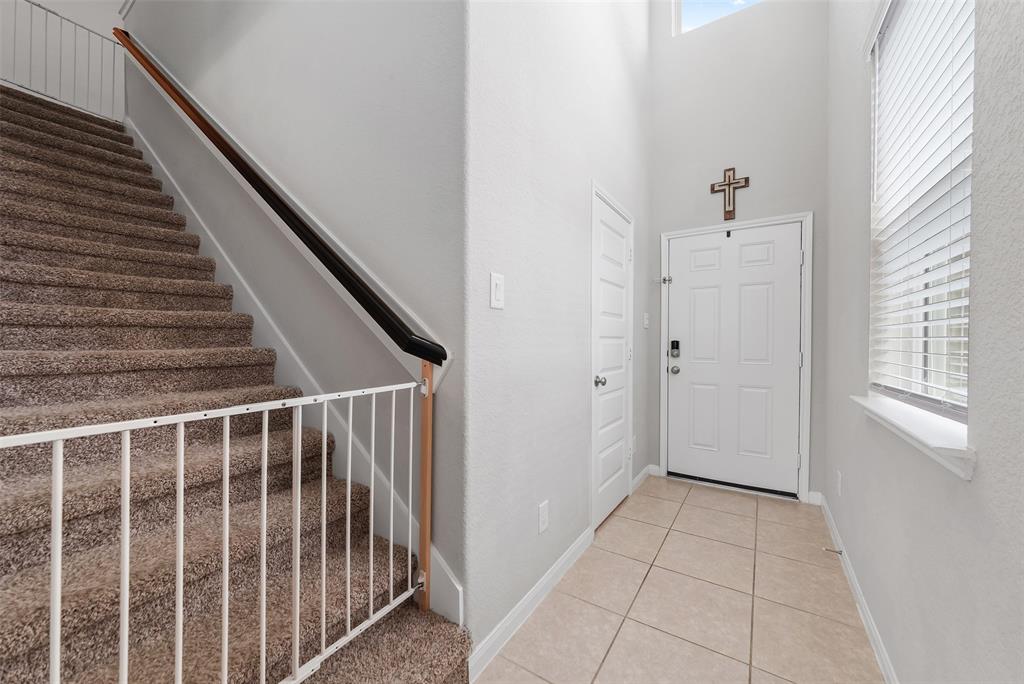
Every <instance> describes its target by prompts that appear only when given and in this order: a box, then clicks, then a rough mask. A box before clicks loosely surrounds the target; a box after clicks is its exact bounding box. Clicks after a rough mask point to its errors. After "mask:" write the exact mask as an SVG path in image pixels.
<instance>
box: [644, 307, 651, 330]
mask: <svg viewBox="0 0 1024 684" xmlns="http://www.w3.org/2000/svg"><path fill="white" fill-rule="evenodd" d="M650 327H651V314H649V313H647V312H646V311H644V330H647V329H648V328H650Z"/></svg>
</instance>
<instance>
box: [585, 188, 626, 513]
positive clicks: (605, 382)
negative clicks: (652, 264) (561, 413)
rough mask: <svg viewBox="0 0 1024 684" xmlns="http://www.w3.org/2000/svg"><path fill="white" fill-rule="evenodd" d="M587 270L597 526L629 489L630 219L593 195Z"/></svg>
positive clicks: (592, 443)
mask: <svg viewBox="0 0 1024 684" xmlns="http://www.w3.org/2000/svg"><path fill="white" fill-rule="evenodd" d="M592 226H593V242H592V269H591V290H590V293H591V294H590V298H591V307H590V308H591V318H590V321H591V340H592V345H591V358H592V359H593V363H592V365H593V371H594V377H593V379H592V386H591V388H590V389H591V391H592V392H593V401H592V404H591V405H592V412H593V416H592V433H591V445H592V446H591V448H592V450H593V453H592V454H591V457H592V465H591V472H592V479H593V482H592V492H593V497H592V501H593V508H592V511H593V518H594V519H593V521H592V522H593V523H594V526H595V527H596V526H597V525H598V524H600V522H601V521H602V520H604V519H605V518H606V517H608V514H609V513H611V512H612V510H614V508H615V507H616V506H617V505H618V504H619V502H620V501H622V500H623V499H624V498H626V496H627V495H628V494H629V485H630V481H631V479H632V475H631V473H630V469H631V467H632V465H631V458H630V457H631V454H630V445H631V444H632V433H633V421H632V391H633V368H632V366H633V364H632V355H633V352H632V345H633V264H632V261H633V223H632V221H631V220H630V219H629V218H628V217H627V215H626V214H625V213H624V212H623V211H621V210H620V209H617V208H615V207H614V206H613V205H612V203H611V202H610V200H606V199H605V198H604V197H602V195H601V193H599V192H597V191H595V192H594V198H593V214H592Z"/></svg>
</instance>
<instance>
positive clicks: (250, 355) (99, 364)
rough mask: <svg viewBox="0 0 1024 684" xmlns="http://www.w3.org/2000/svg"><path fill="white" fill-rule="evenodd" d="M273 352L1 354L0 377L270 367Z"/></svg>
mask: <svg viewBox="0 0 1024 684" xmlns="http://www.w3.org/2000/svg"><path fill="white" fill-rule="evenodd" d="M276 358H277V352H276V351H275V350H274V349H272V348H261V347H222V348H215V349H76V350H71V351H38V350H35V349H4V350H0V377H12V376H17V375H61V374H72V373H73V374H79V373H83V374H84V373H126V372H132V371H140V370H154V369H174V368H186V369H192V368H221V367H228V366H253V365H270V364H273V363H274V361H275V359H276Z"/></svg>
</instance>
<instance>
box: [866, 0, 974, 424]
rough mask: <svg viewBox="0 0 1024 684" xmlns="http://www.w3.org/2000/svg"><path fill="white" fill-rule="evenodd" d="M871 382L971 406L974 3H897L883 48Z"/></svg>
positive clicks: (940, 404) (925, 401)
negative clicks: (970, 325) (968, 346)
mask: <svg viewBox="0 0 1024 684" xmlns="http://www.w3.org/2000/svg"><path fill="white" fill-rule="evenodd" d="M874 58H875V74H876V76H875V98H874V99H875V102H874V150H873V167H874V168H873V186H874V187H873V195H874V196H873V202H872V218H871V220H872V263H871V304H872V306H871V364H870V366H871V383H872V385H873V386H874V387H875V388H876V389H881V390H883V391H890V392H895V393H896V394H898V395H900V396H901V397H904V398H906V399H907V400H908V401H912V402H913V403H916V404H918V405H922V406H924V407H926V408H935V409H936V410H940V411H942V412H952V413H953V415H956V414H958V413H963V412H965V411H966V408H967V366H968V354H967V330H968V312H969V309H970V298H969V287H968V285H969V279H970V266H971V259H970V254H971V252H970V249H971V129H972V125H971V124H972V113H973V92H974V0H952V1H949V0H941V1H940V0H895V2H894V3H893V5H892V7H891V9H890V10H889V15H888V16H887V17H886V21H885V23H884V24H883V29H882V31H881V33H880V34H879V37H878V40H877V42H876V44H875V50H874Z"/></svg>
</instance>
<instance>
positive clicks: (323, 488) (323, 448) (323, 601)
mask: <svg viewBox="0 0 1024 684" xmlns="http://www.w3.org/2000/svg"><path fill="white" fill-rule="evenodd" d="M326 650H327V401H326V400H325V401H324V413H323V422H322V423H321V425H320V652H321V653H323V652H324V651H326Z"/></svg>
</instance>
